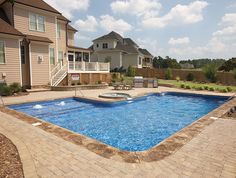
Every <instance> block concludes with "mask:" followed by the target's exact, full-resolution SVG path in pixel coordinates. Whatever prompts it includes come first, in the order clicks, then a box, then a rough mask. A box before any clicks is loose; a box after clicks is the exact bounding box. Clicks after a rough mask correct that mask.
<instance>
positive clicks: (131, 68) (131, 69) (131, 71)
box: [127, 66, 135, 77]
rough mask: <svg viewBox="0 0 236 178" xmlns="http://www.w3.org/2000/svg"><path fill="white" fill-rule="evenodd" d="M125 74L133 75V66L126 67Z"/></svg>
mask: <svg viewBox="0 0 236 178" xmlns="http://www.w3.org/2000/svg"><path fill="white" fill-rule="evenodd" d="M127 76H128V77H134V76H135V68H133V67H132V66H129V67H128V69H127Z"/></svg>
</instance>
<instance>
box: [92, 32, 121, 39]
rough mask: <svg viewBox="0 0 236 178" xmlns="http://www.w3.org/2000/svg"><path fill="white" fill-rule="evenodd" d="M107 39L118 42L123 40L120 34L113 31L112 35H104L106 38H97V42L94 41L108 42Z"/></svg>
mask: <svg viewBox="0 0 236 178" xmlns="http://www.w3.org/2000/svg"><path fill="white" fill-rule="evenodd" d="M107 39H116V40H118V41H119V40H123V37H122V36H121V35H120V34H118V33H116V32H114V31H112V32H111V33H109V34H107V35H104V36H101V37H99V38H97V39H95V40H93V41H97V40H107Z"/></svg>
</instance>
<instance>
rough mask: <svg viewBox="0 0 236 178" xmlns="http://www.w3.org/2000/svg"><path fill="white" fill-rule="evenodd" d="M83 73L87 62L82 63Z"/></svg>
mask: <svg viewBox="0 0 236 178" xmlns="http://www.w3.org/2000/svg"><path fill="white" fill-rule="evenodd" d="M82 71H85V62H84V61H82Z"/></svg>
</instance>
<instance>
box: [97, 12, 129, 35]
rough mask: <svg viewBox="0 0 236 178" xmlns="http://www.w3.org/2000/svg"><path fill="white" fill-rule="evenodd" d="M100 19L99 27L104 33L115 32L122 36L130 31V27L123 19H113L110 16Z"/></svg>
mask: <svg viewBox="0 0 236 178" xmlns="http://www.w3.org/2000/svg"><path fill="white" fill-rule="evenodd" d="M100 18H101V20H100V26H101V28H103V29H104V30H106V31H116V32H118V33H120V34H121V35H123V34H124V33H125V32H127V31H130V30H131V29H132V26H131V25H130V24H129V23H127V22H126V21H124V20H123V19H115V18H114V17H113V16H110V15H102V16H101V17H100Z"/></svg>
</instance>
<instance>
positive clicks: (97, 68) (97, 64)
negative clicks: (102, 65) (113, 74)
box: [95, 62, 100, 71]
mask: <svg viewBox="0 0 236 178" xmlns="http://www.w3.org/2000/svg"><path fill="white" fill-rule="evenodd" d="M95 70H96V71H99V70H100V69H99V63H98V62H96V69H95Z"/></svg>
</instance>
